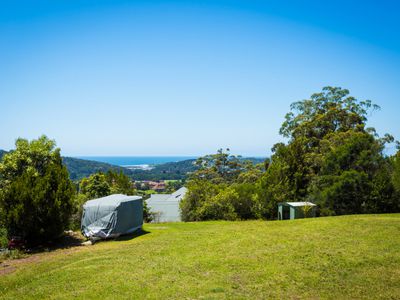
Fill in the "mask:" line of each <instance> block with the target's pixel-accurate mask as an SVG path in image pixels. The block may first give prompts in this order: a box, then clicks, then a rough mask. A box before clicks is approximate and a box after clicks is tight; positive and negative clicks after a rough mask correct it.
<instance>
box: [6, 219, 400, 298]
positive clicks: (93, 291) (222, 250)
mask: <svg viewBox="0 0 400 300" xmlns="http://www.w3.org/2000/svg"><path fill="white" fill-rule="evenodd" d="M145 230H146V231H147V232H148V233H147V234H144V235H141V236H139V237H136V238H133V239H125V240H119V241H109V242H101V243H98V244H96V245H94V246H91V247H79V248H77V250H74V251H71V250H63V251H60V252H57V253H51V254H46V255H41V257H40V259H38V260H36V261H33V262H30V263H26V264H20V265H18V267H17V270H16V271H15V272H13V273H10V274H7V275H3V276H0V298H4V299H43V298H56V299H70V298H80V299H99V298H103V299H118V298H123V299H143V298H149V299H193V298H195V299H197V298H205V299H244V298H251V299H265V298H295V299H299V298H300V299H301V298H306V299H308V298H312V299H318V298H323V299H325V298H328V299H351V298H352V299H354V298H357V299H360V298H369V299H399V298H400V250H399V249H400V237H399V234H400V215H399V214H396V215H360V216H343V217H330V218H317V219H307V220H295V221H280V222H278V221H274V222H262V221H246V222H199V223H175V224H149V225H146V226H145Z"/></svg>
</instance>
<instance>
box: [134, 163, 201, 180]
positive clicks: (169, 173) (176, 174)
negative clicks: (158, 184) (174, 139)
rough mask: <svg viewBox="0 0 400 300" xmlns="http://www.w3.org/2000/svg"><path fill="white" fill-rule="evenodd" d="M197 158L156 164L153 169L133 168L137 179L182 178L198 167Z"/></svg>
mask: <svg viewBox="0 0 400 300" xmlns="http://www.w3.org/2000/svg"><path fill="white" fill-rule="evenodd" d="M195 161H196V160H195V159H188V160H183V161H178V162H169V163H165V164H159V165H155V166H154V167H153V168H152V169H151V170H140V169H136V170H131V172H132V177H133V178H134V179H135V180H180V179H185V178H186V175H187V173H190V172H193V171H195V170H196V169H197V166H195V165H194V162H195Z"/></svg>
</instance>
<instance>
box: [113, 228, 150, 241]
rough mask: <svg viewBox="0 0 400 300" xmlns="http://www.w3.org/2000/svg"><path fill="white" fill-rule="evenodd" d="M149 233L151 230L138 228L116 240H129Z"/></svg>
mask: <svg viewBox="0 0 400 300" xmlns="http://www.w3.org/2000/svg"><path fill="white" fill-rule="evenodd" d="M149 233H150V232H149V231H146V230H144V229H139V230H136V231H135V232H132V233H130V234H124V235H121V236H119V237H117V238H115V239H114V241H129V240H132V239H134V238H137V237H139V236H142V235H146V234H149Z"/></svg>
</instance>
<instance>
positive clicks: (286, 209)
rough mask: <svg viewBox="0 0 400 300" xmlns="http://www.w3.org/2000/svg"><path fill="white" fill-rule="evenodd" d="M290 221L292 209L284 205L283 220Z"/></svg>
mask: <svg viewBox="0 0 400 300" xmlns="http://www.w3.org/2000/svg"><path fill="white" fill-rule="evenodd" d="M289 219H290V207H289V206H286V205H284V206H283V207H282V220H289Z"/></svg>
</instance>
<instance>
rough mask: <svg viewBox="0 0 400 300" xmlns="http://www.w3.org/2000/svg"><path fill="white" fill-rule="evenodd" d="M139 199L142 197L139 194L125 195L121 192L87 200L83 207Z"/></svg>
mask: <svg viewBox="0 0 400 300" xmlns="http://www.w3.org/2000/svg"><path fill="white" fill-rule="evenodd" d="M140 199H142V197H140V196H127V195H123V194H113V195H110V196H106V197H102V198H97V199H93V200H89V201H87V202H86V203H85V207H90V206H118V205H120V204H121V203H122V202H129V201H134V200H140Z"/></svg>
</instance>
